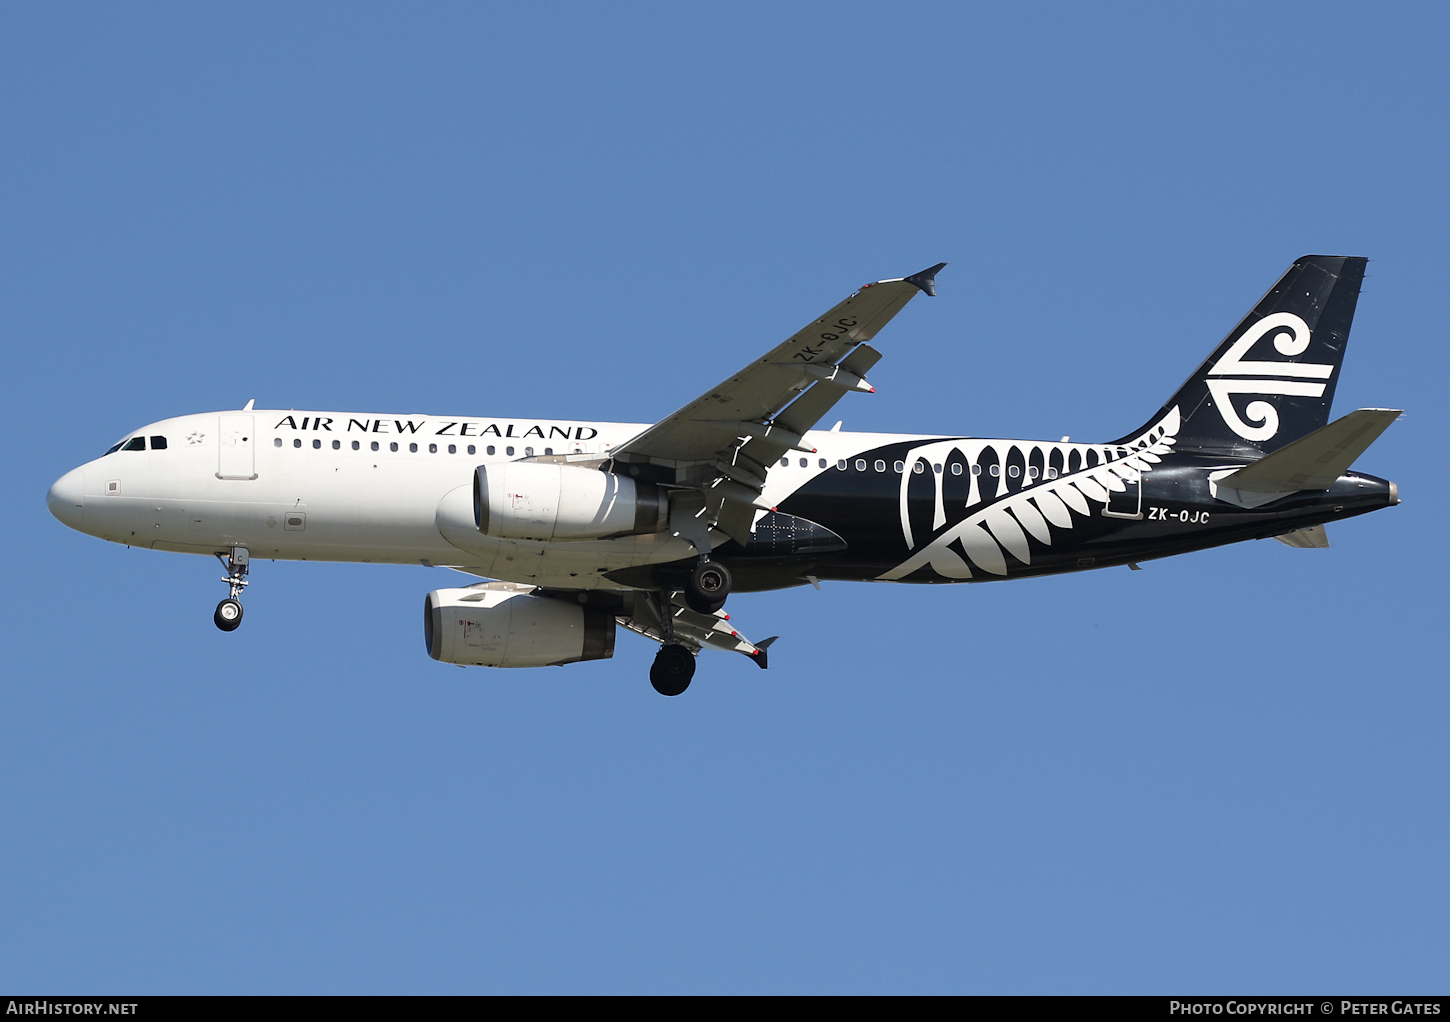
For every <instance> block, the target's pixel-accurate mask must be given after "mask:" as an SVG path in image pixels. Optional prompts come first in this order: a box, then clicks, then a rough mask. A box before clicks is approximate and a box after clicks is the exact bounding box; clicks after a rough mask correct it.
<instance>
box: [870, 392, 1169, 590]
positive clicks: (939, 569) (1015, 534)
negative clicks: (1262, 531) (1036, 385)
mask: <svg viewBox="0 0 1450 1022" xmlns="http://www.w3.org/2000/svg"><path fill="white" fill-rule="evenodd" d="M1180 425H1181V417H1180V416H1179V414H1178V408H1177V406H1175V407H1174V408H1172V409H1171V410H1170V411H1169V412H1168V414H1167V415H1165V416H1163V418H1162V419H1160V420H1159V421H1158V423H1157V424H1156V425H1154V426H1153V427H1152V428H1150V429H1149V430H1147V431H1146V432H1145V433H1143V434H1142V435H1141V436H1139V437H1138V438H1137V439H1135V440H1133V441H1132V442H1131V443H1127V444H1117V445H1113V446H1107V445H1103V444H1039V445H1034V446H1036V447H1038V448H1039V449H1041V450H1042V451H1043V452H1044V455H1045V456H1047V457H1050V455H1051V453H1052V452H1053V451H1059V452H1061V454H1062V457H1063V460H1064V462H1066V460H1067V455H1068V454H1069V453H1070V452H1072V451H1079V452H1081V456H1082V457H1083V458H1084V460H1085V459H1086V455H1087V452H1089V451H1091V452H1093V453H1095V454H1096V456H1097V457H1098V458H1099V459H1101V460H1100V462H1099V464H1097V465H1094V466H1093V467H1092V468H1085V469H1081V470H1080V471H1077V472H1074V473H1072V474H1071V475H1064V476H1059V477H1058V478H1057V479H1044V480H1042V481H1041V482H1032V481H1026V482H1024V484H1023V487H1022V489H1020V490H1018V491H1017V492H1016V493H1013V494H1009V495H1007V496H1005V497H1002V498H1000V499H997V500H994V501H993V502H992V503H990V504H988V505H987V506H986V507H983V508H981V509H979V510H977V511H975V512H973V513H972V514H970V515H968V516H967V517H966V518H964V519H962V520H961V521H960V522H958V523H957V524H956V525H954V526H952V527H951V528H950V529H947V530H946V531H945V532H942V533H941V534H940V535H937V536H935V537H934V538H933V539H932V540H931V542H930V543H928V544H927V545H926V546H925V547H923V548H922V549H921V550H918V551H917V552H916V553H914V554H912V555H911V556H910V557H908V558H907V559H906V560H904V561H902V562H901V563H900V564H898V565H897V566H896V567H894V568H892V569H891V570H890V571H888V572H886V573H885V574H882V575H878V576H877V578H878V580H880V581H883V582H893V581H896V580H898V579H902V578H905V577H906V576H908V575H910V574H911V573H912V572H914V571H918V570H920V569H921V568H924V567H930V568H931V570H932V571H934V572H936V573H937V574H938V575H941V576H943V577H944V578H957V579H965V578H972V577H974V576H973V572H972V567H973V566H975V567H976V568H977V569H978V570H979V571H982V572H985V573H986V574H988V575H997V576H1001V577H1005V576H1006V574H1007V559H1006V558H1005V557H1004V556H1003V551H1006V552H1007V553H1010V554H1011V555H1012V556H1013V557H1015V558H1016V559H1017V560H1019V561H1021V562H1022V563H1023V564H1031V563H1032V548H1031V546H1030V544H1029V543H1028V537H1031V538H1032V539H1034V540H1036V541H1037V542H1039V543H1041V544H1043V545H1044V546H1051V545H1052V539H1053V532H1052V530H1053V529H1062V530H1066V529H1071V528H1072V527H1073V517H1072V516H1073V514H1074V513H1076V514H1078V515H1081V516H1083V517H1084V518H1086V517H1088V516H1090V515H1091V514H1092V504H1094V503H1096V504H1102V505H1104V506H1106V505H1107V503H1108V501H1109V499H1110V496H1111V495H1112V494H1113V493H1123V492H1126V491H1127V488H1128V484H1129V483H1135V482H1138V481H1139V480H1140V479H1141V478H1142V476H1143V474H1144V473H1146V472H1151V471H1152V470H1153V466H1154V465H1156V464H1158V463H1159V462H1160V461H1162V460H1163V455H1165V454H1167V453H1168V452H1169V451H1171V450H1172V449H1173V445H1174V444H1175V443H1176V442H1177V440H1176V437H1177V434H1178V429H1179V426H1180ZM1000 446H1002V441H1000V440H998V441H990V440H982V441H962V440H950V441H938V442H936V443H930V444H923V445H922V446H920V447H916V448H913V449H912V450H911V452H910V453H909V454H908V455H907V458H906V465H907V466H911V465H914V464H915V463H916V462H917V461H918V460H925V461H927V462H928V463H930V462H931V461H932V460H933V459H937V460H944V459H945V458H946V457H948V456H949V455H950V454H951V452H952V451H954V450H955V451H960V452H961V453H962V455H963V456H964V457H965V458H966V459H967V461H968V462H969V463H976V462H977V460H978V458H979V457H980V455H981V453H982V451H983V450H985V449H986V448H988V447H992V448H993V449H994V450H996V448H998V447H1000ZM1018 446H1019V450H1020V445H1018ZM996 467H997V469H998V472H999V473H1001V472H1005V471H1006V457H1005V455H1004V454H1000V453H999V454H998V463H997V466H996ZM911 476H912V470H911V468H909V467H908V468H907V469H906V470H905V471H904V472H902V475H901V530H902V535H903V536H904V537H905V539H906V545H907V547H912V546H914V545H915V543H914V541H913V538H912V534H911V520H910V517H909V516H908V513H907V511H908V504H907V486H908V484H909V482H910V480H911ZM978 478H979V477H978V476H975V475H974V476H972V482H971V491H970V494H969V496H968V498H967V506H968V507H971V506H972V505H973V504H976V503H978V502H980V501H981V499H982V498H981V491H980V489H979V487H978ZM945 525H946V504H945V502H944V501H943V498H942V476H941V474H940V473H936V511H935V513H934V515H933V520H932V528H933V531H936V530H940V529H941V528H942V527H943V526H945ZM953 543H959V544H960V546H961V549H962V550H963V552H965V554H966V555H967V560H963V559H962V557H961V555H960V554H958V553H957V552H956V551H955V550H952V549H951V545H952V544H953ZM968 561H970V564H969V563H968Z"/></svg>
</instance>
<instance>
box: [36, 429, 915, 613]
mask: <svg viewBox="0 0 1450 1022" xmlns="http://www.w3.org/2000/svg"><path fill="white" fill-rule="evenodd" d="M646 428H647V424H643V423H611V422H590V423H582V422H567V421H558V420H552V421H551V420H494V419H478V418H473V419H468V418H458V417H439V416H432V415H418V414H413V415H376V414H368V415H357V414H348V413H338V412H321V413H318V412H299V411H295V410H293V411H264V410H248V411H243V412H211V413H204V414H198V415H186V416H179V417H177V418H173V419H164V420H161V421H160V422H156V423H154V424H152V425H149V426H146V427H144V428H143V429H139V430H137V431H135V432H134V433H132V434H131V435H130V436H129V437H128V438H127V440H128V441H129V442H130V443H131V445H133V446H134V445H135V441H136V439H137V438H145V441H146V443H145V449H144V450H139V449H138V450H126V449H121V450H115V451H114V452H112V453H108V454H106V455H105V456H103V457H100V458H97V459H96V460H94V461H91V462H89V463H87V464H85V465H82V466H80V467H79V468H76V469H74V470H73V471H71V472H70V473H67V474H66V475H65V476H64V477H63V478H61V479H60V480H58V481H57V482H56V484H55V485H54V486H53V487H52V488H51V492H50V496H49V498H48V503H49V505H50V507H51V510H52V511H53V512H54V513H55V514H56V517H58V518H60V520H61V521H63V522H65V523H66V524H67V525H69V526H71V527H72V528H75V529H77V530H79V531H82V532H85V533H88V534H90V535H93V536H98V537H100V538H102V539H106V540H110V541H112V542H116V543H124V544H126V545H128V546H142V547H149V548H152V549H156V550H171V551H178V552H184V553H196V554H207V555H210V554H212V553H214V552H219V551H226V550H229V549H231V548H233V547H246V548H247V549H248V550H250V552H251V556H252V558H254V559H274V560H325V561H354V562H364V563H392V564H419V563H422V564H426V565H438V566H444V565H446V566H451V567H458V568H462V569H464V570H467V571H470V572H473V573H475V574H478V575H481V576H485V577H489V578H497V579H504V580H509V581H516V582H526V583H532V584H538V585H552V586H559V587H564V588H585V589H591V588H600V587H606V588H614V587H615V584H614V583H612V582H609V581H607V580H605V579H604V578H603V573H604V572H606V571H610V570H614V569H618V568H625V567H631V566H634V565H639V564H654V563H662V562H667V561H674V560H679V559H681V558H686V557H689V556H691V554H692V553H693V548H692V547H691V546H690V544H689V543H687V542H686V541H685V540H683V539H679V538H676V537H673V536H671V535H670V534H669V533H668V532H661V533H657V534H654V535H645V536H626V537H620V538H613V539H607V540H590V541H576V542H563V543H560V542H555V543H547V544H544V543H537V542H526V541H512V540H501V539H493V538H490V537H487V536H484V535H482V534H481V533H479V531H478V530H477V529H476V528H475V527H474V524H473V508H472V480H473V473H474V469H475V468H476V467H477V466H479V465H485V464H489V463H493V462H508V461H515V460H518V459H520V458H526V457H537V456H545V455H555V456H570V457H577V458H579V459H588V458H590V457H593V458H595V459H597V458H600V457H607V456H608V454H609V452H610V451H611V450H612V449H613V448H615V447H618V446H619V445H620V444H623V443H624V442H626V441H628V440H629V439H630V438H632V437H634V436H636V435H638V434H639V433H640V432H642V431H643V430H644V429H646ZM153 437H164V438H165V447H164V448H162V449H156V445H155V444H154V441H153V440H152V438H153ZM905 439H911V437H907V436H897V435H892V434H876V433H872V434H865V433H843V432H825V431H815V432H812V433H811V434H810V441H811V444H812V445H814V446H816V447H817V448H819V450H818V453H817V454H816V455H812V456H810V457H795V456H793V457H791V458H789V459H787V460H788V462H789V464H788V465H777V466H775V467H774V468H772V469H771V471H770V473H769V477H768V480H767V485H766V488H765V491H764V494H763V498H764V500H765V501H766V502H769V503H778V502H779V501H781V500H784V499H785V497H786V496H788V495H789V494H790V493H791V492H793V491H794V490H795V489H797V488H798V487H800V486H801V485H803V484H804V483H806V482H808V481H809V480H810V479H811V478H813V477H814V476H816V475H817V474H819V473H820V472H823V471H826V470H827V466H830V465H833V464H834V463H835V461H836V460H837V459H838V458H849V457H852V456H854V455H855V454H856V453H857V452H858V451H862V450H866V449H869V448H873V447H879V446H881V445H882V444H885V443H891V442H893V441H896V440H905ZM923 439H925V438H923ZM802 462H804V464H802ZM721 540H722V541H723V537H721Z"/></svg>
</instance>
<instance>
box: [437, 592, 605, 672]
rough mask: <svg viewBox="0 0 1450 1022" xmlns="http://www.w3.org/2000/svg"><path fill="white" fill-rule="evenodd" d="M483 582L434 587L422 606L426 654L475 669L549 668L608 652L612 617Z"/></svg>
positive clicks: (602, 612)
mask: <svg viewBox="0 0 1450 1022" xmlns="http://www.w3.org/2000/svg"><path fill="white" fill-rule="evenodd" d="M531 593H532V588H531V587H529V586H515V585H514V584H513V583H511V582H488V583H484V584H482V585H478V586H470V587H468V588H467V589H439V590H437V591H435V592H431V593H429V594H428V597H427V599H426V600H425V601H424V604H423V638H424V640H425V641H426V642H427V644H428V655H429V656H431V657H432V658H433V659H434V660H441V661H442V662H443V663H445V664H466V665H470V666H475V667H551V666H553V665H555V664H572V663H575V662H576V661H579V660H608V659H609V658H610V657H612V656H614V615H613V614H611V613H610V612H609V611H607V610H601V609H599V608H598V607H581V606H579V604H577V603H569V602H567V601H565V600H552V599H549V598H548V597H545V596H533V595H531Z"/></svg>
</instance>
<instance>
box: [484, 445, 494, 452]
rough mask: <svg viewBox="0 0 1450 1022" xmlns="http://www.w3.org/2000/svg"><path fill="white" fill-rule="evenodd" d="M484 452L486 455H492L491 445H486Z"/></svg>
mask: <svg viewBox="0 0 1450 1022" xmlns="http://www.w3.org/2000/svg"><path fill="white" fill-rule="evenodd" d="M484 451H485V453H487V454H492V453H493V444H489V445H488V447H486V448H485V449H484Z"/></svg>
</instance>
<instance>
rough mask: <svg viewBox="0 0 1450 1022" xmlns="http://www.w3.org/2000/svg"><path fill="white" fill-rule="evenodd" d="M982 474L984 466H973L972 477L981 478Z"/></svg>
mask: <svg viewBox="0 0 1450 1022" xmlns="http://www.w3.org/2000/svg"><path fill="white" fill-rule="evenodd" d="M981 474H982V466H981V465H973V466H972V475H974V476H979V475H981Z"/></svg>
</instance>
